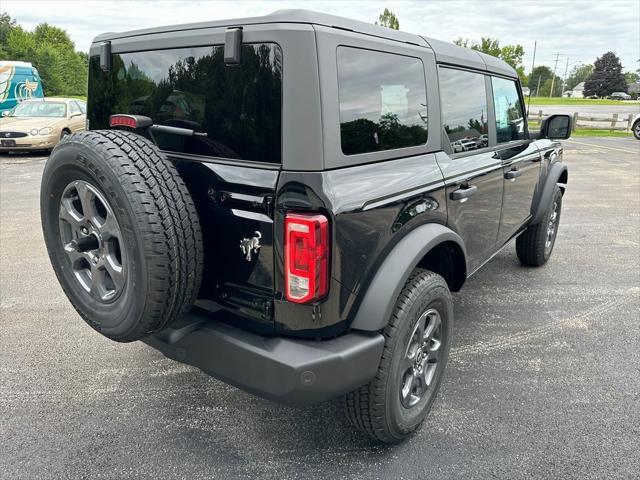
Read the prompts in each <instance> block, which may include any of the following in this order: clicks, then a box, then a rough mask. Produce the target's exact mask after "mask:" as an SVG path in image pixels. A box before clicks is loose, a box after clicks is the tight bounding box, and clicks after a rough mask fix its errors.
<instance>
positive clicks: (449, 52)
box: [93, 10, 517, 77]
mask: <svg viewBox="0 0 640 480" xmlns="http://www.w3.org/2000/svg"><path fill="white" fill-rule="evenodd" d="M265 23H306V24H312V25H323V26H327V27H334V28H339V29H341V30H350V31H353V32H357V33H362V34H365V35H371V36H375V37H380V38H386V39H389V40H393V41H396V42H401V43H409V44H412V45H418V46H422V47H425V48H430V49H432V50H433V52H434V54H435V56H436V59H437V61H438V62H441V63H449V64H455V65H461V66H466V67H470V68H475V69H479V70H487V71H491V72H495V73H498V74H500V75H506V76H509V77H517V73H516V71H515V70H514V69H513V68H512V67H511V66H510V65H509V64H508V63H506V62H504V61H502V60H500V59H498V58H496V57H492V56H490V55H486V54H484V53H480V52H476V51H475V50H470V49H467V48H463V47H459V46H457V45H454V44H452V43H447V42H443V41H441V40H436V39H433V38H429V37H425V36H421V35H415V34H412V33H406V32H401V31H399V30H393V29H390V28H386V27H381V26H378V25H374V24H370V23H366V22H360V21H357V20H350V19H348V18H343V17H338V16H335V15H329V14H326V13H320V12H314V11H311V10H278V11H276V12H273V13H271V14H269V15H264V16H262V17H249V18H234V19H229V20H216V21H207V22H197V23H187V24H183V25H170V26H164V27H153V28H145V29H142V30H132V31H129V32H117V33H116V32H110V33H103V34H101V35H98V36H97V37H96V38H95V39H94V40H93V41H94V43H96V42H102V41H105V40H115V39H118V38H127V37H135V36H138V35H147V34H151V33H163V32H177V31H185V30H196V29H201V28H213V27H228V26H236V25H237V26H242V25H252V24H265Z"/></svg>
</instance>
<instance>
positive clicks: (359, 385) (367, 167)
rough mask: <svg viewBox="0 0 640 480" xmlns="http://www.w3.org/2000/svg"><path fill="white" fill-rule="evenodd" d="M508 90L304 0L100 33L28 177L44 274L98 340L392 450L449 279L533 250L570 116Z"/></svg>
mask: <svg viewBox="0 0 640 480" xmlns="http://www.w3.org/2000/svg"><path fill="white" fill-rule="evenodd" d="M523 103H524V102H523V96H522V91H521V88H520V84H519V82H518V77H517V74H516V72H515V71H514V70H513V69H512V68H511V67H510V66H509V65H507V64H506V63H504V62H502V61H501V60H498V59H496V58H493V57H490V56H487V55H484V54H482V53H478V52H475V51H471V50H467V49H464V48H461V47H457V46H454V45H451V44H448V43H444V42H441V41H438V40H433V39H431V38H427V37H422V36H418V35H411V34H407V33H402V32H398V31H395V30H390V29H386V28H382V27H378V26H374V25H369V24H365V23H360V22H355V21H350V20H346V19H343V18H338V17H334V16H330V15H324V14H319V13H313V12H308V11H298V10H296V11H280V12H276V13H274V14H271V15H268V16H265V17H260V18H248V19H236V20H229V21H219V22H203V23H196V24H190V25H180V26H173V27H165V28H153V29H148V30H140V31H133V32H126V33H108V34H104V35H101V36H99V37H97V38H96V39H95V40H94V42H93V44H92V46H91V51H90V61H89V95H88V112H87V115H88V127H89V130H88V131H86V132H83V133H78V134H74V135H71V136H68V137H66V138H65V139H64V140H62V141H61V142H60V144H59V145H58V146H57V147H56V148H55V150H54V152H53V153H52V155H51V157H50V158H49V160H48V161H47V163H46V167H45V171H44V176H43V179H42V191H41V210H42V224H43V230H44V237H45V240H46V245H47V248H48V252H49V256H50V258H51V262H52V264H53V268H54V270H55V273H56V275H57V277H58V280H59V281H60V284H61V285H62V288H63V289H64V291H65V293H66V295H67V296H68V297H69V299H70V301H71V303H72V304H73V305H74V307H75V308H76V310H77V311H78V313H79V314H80V315H81V316H82V318H83V319H84V320H86V322H87V323H89V325H91V327H93V328H94V329H95V330H97V331H98V332H100V333H101V334H103V335H105V336H107V337H109V338H111V339H113V340H116V341H120V342H130V341H135V340H142V341H143V342H145V343H147V344H148V345H151V346H152V347H154V348H156V349H158V350H160V351H161V352H162V353H163V354H164V355H166V356H167V357H169V358H172V359H175V360H177V361H179V362H184V363H187V364H190V365H194V366H196V367H198V368H200V369H202V370H203V371H205V372H207V373H209V374H211V375H213V376H214V377H217V378H219V379H222V380H224V381H226V382H228V383H231V384H233V385H236V386H238V387H240V388H242V389H244V390H247V391H249V392H252V393H254V394H256V395H260V396H262V397H266V398H269V399H272V400H275V401H279V402H282V403H285V404H289V405H308V404H312V403H316V402H321V401H325V400H329V399H332V398H335V397H339V396H343V397H344V403H345V407H346V411H347V416H348V417H349V419H350V420H351V422H352V423H353V424H354V425H355V426H356V427H358V428H360V429H361V430H363V431H364V432H366V433H368V434H370V435H372V436H373V437H375V438H377V439H379V440H381V441H384V442H397V441H400V440H402V439H404V438H405V437H406V436H408V435H409V434H410V433H411V432H412V431H414V430H415V429H416V428H417V427H418V426H419V425H420V423H421V422H422V420H423V419H424V418H425V416H426V415H427V413H428V411H429V409H430V407H431V405H432V403H433V401H434V398H435V395H436V392H437V390H438V387H439V385H440V383H441V382H442V378H443V373H444V369H445V366H446V363H447V355H448V351H449V346H450V344H451V338H452V328H453V308H452V300H451V295H450V291H458V290H460V288H461V287H462V285H463V284H464V282H465V280H466V278H467V277H469V276H470V275H471V274H473V273H474V272H475V271H476V270H478V268H480V267H481V266H482V265H483V264H484V263H485V262H487V261H488V260H489V259H490V258H491V257H492V256H493V255H494V254H495V253H496V252H497V251H499V250H500V249H501V247H503V246H504V245H506V244H507V243H509V241H510V240H511V239H513V238H515V239H516V241H515V244H516V251H517V254H518V257H519V258H520V260H521V261H522V263H523V264H525V265H530V266H538V265H542V264H544V263H545V262H546V261H547V260H548V259H549V256H550V255H551V252H552V250H553V246H554V241H555V239H556V234H557V231H558V223H559V220H560V210H561V205H562V195H563V193H564V189H565V187H566V184H567V168H566V166H565V165H564V164H563V163H562V148H561V146H560V144H559V143H558V142H557V141H554V139H564V138H568V136H569V134H570V131H571V119H570V117H569V116H566V115H555V116H552V117H549V118H547V119H546V120H545V121H544V122H543V123H542V125H541V128H540V130H539V131H536V132H532V131H530V130H529V129H528V126H527V119H526V115H525V112H524V108H523Z"/></svg>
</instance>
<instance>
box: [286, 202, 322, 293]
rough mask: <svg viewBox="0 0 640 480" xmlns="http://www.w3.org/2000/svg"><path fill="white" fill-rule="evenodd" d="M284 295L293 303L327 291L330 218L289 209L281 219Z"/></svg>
mask: <svg viewBox="0 0 640 480" xmlns="http://www.w3.org/2000/svg"><path fill="white" fill-rule="evenodd" d="M284 230H285V237H284V263H285V296H286V298H287V300H289V301H290V302H295V303H307V302H311V301H315V300H319V299H321V298H322V297H324V296H325V295H326V294H327V292H328V291H329V221H328V220H327V217H325V216H324V215H320V214H302V213H288V214H287V215H286V217H285V221H284Z"/></svg>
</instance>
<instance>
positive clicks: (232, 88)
mask: <svg viewBox="0 0 640 480" xmlns="http://www.w3.org/2000/svg"><path fill="white" fill-rule="evenodd" d="M241 55H242V59H241V63H240V64H239V65H225V63H224V48H223V47H222V46H214V47H197V48H180V49H171V50H157V51H149V52H136V53H124V54H118V55H113V59H112V61H113V66H112V69H111V71H110V72H107V73H105V72H102V71H101V70H100V65H99V64H100V61H99V58H98V57H92V58H91V63H90V80H89V114H90V115H89V116H90V123H91V127H92V128H94V129H97V128H107V127H108V121H109V116H110V115H112V114H114V113H129V114H137V115H144V116H148V117H151V119H152V120H153V122H154V123H156V124H162V125H170V126H175V127H181V128H186V129H191V130H194V131H196V132H199V133H203V134H206V136H204V135H198V136H193V137H188V136H184V135H175V134H157V135H156V140H157V142H158V145H159V146H160V148H162V149H163V150H168V151H174V152H183V153H189V154H197V155H208V156H214V157H223V158H233V159H243V160H255V161H261V162H275V163H279V162H280V157H281V154H280V150H281V148H280V144H281V110H282V74H281V71H282V69H281V66H282V52H281V50H280V48H279V47H278V46H277V45H274V44H260V45H243V46H242V53H241Z"/></svg>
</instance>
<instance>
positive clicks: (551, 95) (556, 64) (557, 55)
mask: <svg viewBox="0 0 640 480" xmlns="http://www.w3.org/2000/svg"><path fill="white" fill-rule="evenodd" d="M558 57H560V53H556V63H555V65H554V66H553V77H551V91H550V92H549V98H551V97H553V85H554V83H556V69H557V68H558Z"/></svg>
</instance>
